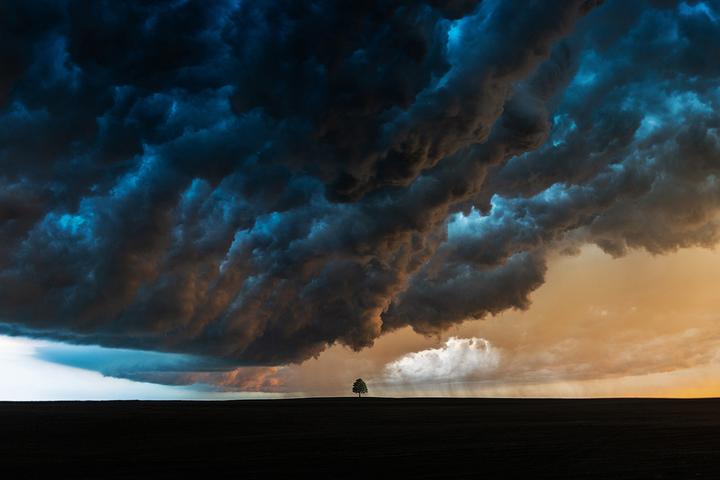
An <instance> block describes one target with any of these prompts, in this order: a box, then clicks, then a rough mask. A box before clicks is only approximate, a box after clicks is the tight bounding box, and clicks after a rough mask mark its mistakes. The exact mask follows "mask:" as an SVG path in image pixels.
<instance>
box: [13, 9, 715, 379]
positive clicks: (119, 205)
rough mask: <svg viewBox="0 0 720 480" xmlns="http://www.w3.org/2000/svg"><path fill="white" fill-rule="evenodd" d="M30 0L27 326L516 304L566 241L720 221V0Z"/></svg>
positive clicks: (691, 234)
mask: <svg viewBox="0 0 720 480" xmlns="http://www.w3.org/2000/svg"><path fill="white" fill-rule="evenodd" d="M15 3H16V4H7V3H6V4H3V5H2V6H0V32H1V33H0V35H2V37H1V39H2V42H0V45H1V46H0V59H1V60H2V61H3V62H4V64H5V65H7V66H8V67H7V68H4V69H3V70H2V72H1V73H0V109H1V110H0V126H2V128H0V166H1V167H2V170H0V171H1V172H2V173H1V174H0V240H2V249H0V315H1V316H2V318H3V319H4V320H5V321H6V322H7V323H9V324H13V325H15V327H13V328H20V329H21V330H22V331H23V332H34V334H38V335H39V334H42V335H49V336H53V337H56V338H63V339H65V340H74V341H76V342H96V343H101V344H103V345H108V346H120V347H132V348H144V349H149V350H162V351H172V352H183V353H192V354H197V355H202V356H208V357H214V358H219V359H223V360H227V361H231V362H235V363H236V364H257V365H261V364H281V363H286V362H290V361H301V360H304V359H306V358H309V357H310V356H313V355H317V354H318V353H320V352H321V351H322V350H324V349H325V348H326V347H327V346H328V345H330V344H332V343H335V342H340V343H343V344H346V345H349V346H350V347H352V348H356V349H357V348H362V347H365V346H369V345H371V344H372V343H373V341H374V339H375V338H377V337H378V336H379V335H381V334H382V333H383V332H384V331H389V330H392V329H395V328H399V327H402V326H405V325H409V326H411V327H413V328H415V329H416V330H418V331H421V332H423V333H432V332H436V331H438V330H441V329H443V328H446V327H448V326H449V325H451V324H453V323H456V322H461V321H463V320H465V319H467V318H481V317H482V316H484V315H486V314H489V313H497V312H499V311H502V310H503V309H506V308H526V307H527V305H528V304H529V301H528V294H529V293H530V292H531V291H533V290H534V289H536V288H537V287H538V286H539V285H541V284H542V282H543V276H544V271H545V260H544V257H545V254H546V252H547V251H550V250H553V249H556V248H565V247H567V246H568V245H569V244H574V243H579V242H595V243H597V244H598V245H600V246H601V247H602V248H604V249H606V250H607V251H609V252H611V253H613V254H616V255H618V254H622V253H623V252H624V251H626V250H627V249H628V248H635V247H644V248H647V249H649V250H651V251H653V252H663V251H666V250H670V249H673V248H677V247H681V246H686V245H711V244H713V243H714V242H715V240H716V237H717V235H716V230H715V223H716V213H717V210H716V205H717V204H718V202H717V198H716V197H717V185H716V182H717V179H716V175H717V161H718V154H717V153H718V151H717V147H718V141H717V139H718V136H717V135H718V134H717V127H718V126H717V117H716V115H715V113H714V112H715V111H716V110H717V102H718V90H717V82H716V79H717V74H718V72H717V69H718V67H717V65H716V63H717V62H712V61H709V60H708V58H710V57H711V56H712V54H713V52H717V50H718V48H720V47H719V46H720V38H718V31H719V30H720V29H718V23H717V22H718V15H720V12H719V11H718V8H717V5H716V4H715V3H708V2H688V3H673V2H650V3H645V2H631V3H630V4H629V5H627V2H625V4H623V3H621V2H608V3H607V4H605V5H602V6H598V4H599V2H594V1H581V0H577V1H567V0H563V1H546V0H543V1H539V0H538V1H534V2H505V1H502V2H499V1H490V0H486V1H483V2H477V1H445V2H443V1H427V2H422V1H412V2H395V1H389V0H387V1H374V2H349V3H348V2H330V1H326V2H292V1H281V0H278V1H274V2H235V1H229V0H228V1H211V2H194V1H185V2H169V1H168V2H152V3H147V2H121V3H118V2H109V1H108V2H93V3H91V4H88V3H86V2H76V1H67V2H42V1H29V2H22V3H20V2H15ZM700 45H702V47H700ZM260 373H262V374H263V375H264V371H260ZM208 375H209V376H207V378H208V379H210V378H211V377H213V378H215V377H217V375H218V374H215V373H212V374H208ZM238 375H239V376H238V379H239V380H238V381H239V382H240V383H242V381H244V380H243V378H245V377H243V376H242V375H240V374H238ZM243 375H244V374H243ZM263 375H260V377H262V376H263ZM230 376H232V375H230ZM241 377H242V378H241ZM250 377H252V378H254V377H253V375H250ZM250 377H248V378H250ZM258 378H259V377H258ZM263 378H265V377H263ZM268 378H270V377H268ZM218 379H219V377H218ZM236 380H237V379H236ZM176 381H181V380H178V379H173V380H172V382H176ZM182 381H185V380H182ZM221 381H227V382H229V384H230V383H232V381H233V380H232V379H231V378H230V377H228V378H226V379H225V380H222V379H219V380H218V382H221ZM262 381H264V380H262ZM262 381H260V383H262ZM268 381H271V380H268ZM272 381H274V380H272Z"/></svg>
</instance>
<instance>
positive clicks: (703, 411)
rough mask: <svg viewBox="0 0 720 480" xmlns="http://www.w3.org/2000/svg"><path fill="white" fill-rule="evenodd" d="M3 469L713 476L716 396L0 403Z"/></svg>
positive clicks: (219, 474)
mask: <svg viewBox="0 0 720 480" xmlns="http://www.w3.org/2000/svg"><path fill="white" fill-rule="evenodd" d="M0 462H2V463H1V464H0V472H2V473H0V475H2V477H3V478H8V479H10V478H183V477H194V478H208V479H210V478H237V479H249V478H261V479H267V478H305V477H309V478H314V479H325V478H332V479H339V478H369V479H377V480H379V479H381V478H388V476H390V475H392V474H394V477H395V478H411V479H424V478H527V479H536V478H572V479H583V478H598V479H600V478H602V479H621V478H668V479H670V478H672V479H683V478H718V475H720V399H702V400H640V399H622V400H508V399H499V400H494V399H374V398H363V399H357V398H345V399H305V400H264V401H235V402H53V403H45V402H40V403H0ZM48 472H49V473H50V475H49V476H48V475H47V474H48ZM6 473H10V475H9V476H7V475H5V474H6Z"/></svg>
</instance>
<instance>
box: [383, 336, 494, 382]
mask: <svg viewBox="0 0 720 480" xmlns="http://www.w3.org/2000/svg"><path fill="white" fill-rule="evenodd" d="M499 363H500V352H499V350H497V349H495V348H493V346H492V345H490V342H488V341H487V340H485V339H483V338H475V337H472V338H456V337H450V338H449V339H448V340H447V341H446V342H445V345H443V346H442V347H440V348H430V349H428V350H423V351H420V352H414V353H408V354H407V355H404V356H403V357H401V358H399V359H397V360H395V361H394V362H391V363H389V364H388V365H387V366H386V367H385V374H386V377H387V380H388V381H390V382H403V383H404V382H423V381H453V380H461V379H464V378H469V377H474V378H478V377H482V375H483V373H487V372H492V371H493V370H495V369H496V368H497V367H498V364H499Z"/></svg>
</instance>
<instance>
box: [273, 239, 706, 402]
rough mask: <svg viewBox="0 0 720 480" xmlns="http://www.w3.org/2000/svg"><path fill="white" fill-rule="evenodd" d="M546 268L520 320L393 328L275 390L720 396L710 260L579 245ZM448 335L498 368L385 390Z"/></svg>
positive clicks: (296, 371)
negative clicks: (407, 358) (397, 365)
mask: <svg viewBox="0 0 720 480" xmlns="http://www.w3.org/2000/svg"><path fill="white" fill-rule="evenodd" d="M549 267H550V268H549V271H548V275H547V281H546V283H545V285H543V286H542V287H541V288H540V289H538V290H537V291H536V292H534V293H533V295H532V301H533V303H532V306H531V307H530V309H529V310H528V311H524V312H520V311H508V312H505V313H503V314H501V315H498V316H495V317H491V318H487V319H485V320H480V321H468V322H466V323H465V324H463V325H462V326H460V327H457V328H454V329H452V330H451V331H448V332H446V333H445V334H444V335H443V336H442V337H440V338H436V337H432V338H427V337H423V336H420V335H418V334H415V333H414V332H412V331H411V330H409V329H405V330H401V331H398V332H395V333H392V334H390V335H387V336H385V337H382V338H381V339H380V340H379V341H377V342H376V344H375V346H374V347H373V348H371V349H368V350H364V351H362V352H359V353H355V352H352V351H350V350H348V349H346V348H344V347H339V346H336V347H333V348H331V349H330V350H328V351H327V352H325V353H323V354H322V355H321V356H320V357H319V358H318V359H315V360H310V361H308V362H305V363H304V364H303V365H301V366H299V367H297V366H293V367H286V368H287V370H288V371H286V372H285V373H286V374H287V376H286V378H287V379H288V380H287V381H288V382H291V384H290V385H291V386H292V387H294V389H296V390H297V391H303V392H305V393H307V394H311V395H312V394H315V395H325V394H328V395H329V394H342V393H343V392H344V390H346V388H344V387H345V386H346V385H345V384H348V385H350V383H352V380H353V379H354V378H355V377H356V376H362V377H364V378H366V379H369V382H368V383H369V386H370V389H371V391H372V392H374V393H375V394H378V395H433V394H442V395H448V394H450V395H453V394H454V395H491V396H494V395H501V396H508V395H510V396H512V395H523V396H528V395H529V396H714V395H720V348H719V347H720V341H719V340H720V322H718V320H720V288H718V278H719V277H720V252H717V251H709V250H702V249H687V250H681V251H678V252H676V253H673V254H668V255H663V256H652V255H650V254H647V253H645V252H633V253H631V254H630V255H628V256H626V257H623V258H618V259H614V258H612V257H610V256H608V255H606V254H604V253H602V252H601V251H600V250H598V249H597V248H595V247H586V248H584V249H583V250H582V253H581V254H580V255H578V256H559V257H556V258H554V259H552V260H551V261H550V265H549ZM451 336H454V337H460V338H470V337H480V338H484V339H486V340H488V341H489V342H490V344H491V345H492V346H493V348H494V349H496V351H497V352H499V355H500V364H499V365H498V366H497V368H494V369H492V371H479V372H476V373H475V374H473V375H472V376H471V377H468V378H464V379H450V380H434V381H429V382H412V381H407V382H401V383H389V382H388V381H387V378H386V377H387V375H386V371H385V365H386V364H387V363H389V362H391V361H393V360H396V359H397V358H399V357H401V356H402V355H404V354H406V353H408V352H413V351H421V350H424V349H429V348H437V347H441V346H442V345H443V344H444V342H445V341H446V340H447V338H449V337H451ZM349 376H351V377H353V378H349Z"/></svg>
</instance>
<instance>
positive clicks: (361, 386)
mask: <svg viewBox="0 0 720 480" xmlns="http://www.w3.org/2000/svg"><path fill="white" fill-rule="evenodd" d="M352 391H353V393H357V394H358V397H361V396H362V394H363V393H368V388H367V385H366V384H365V382H364V381H363V379H362V378H358V379H357V380H355V383H353V387H352Z"/></svg>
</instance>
